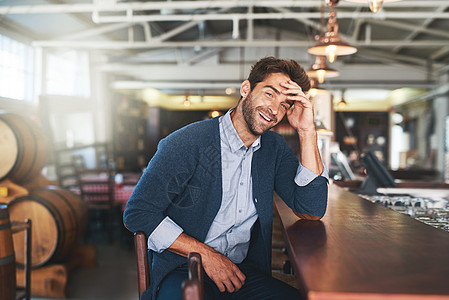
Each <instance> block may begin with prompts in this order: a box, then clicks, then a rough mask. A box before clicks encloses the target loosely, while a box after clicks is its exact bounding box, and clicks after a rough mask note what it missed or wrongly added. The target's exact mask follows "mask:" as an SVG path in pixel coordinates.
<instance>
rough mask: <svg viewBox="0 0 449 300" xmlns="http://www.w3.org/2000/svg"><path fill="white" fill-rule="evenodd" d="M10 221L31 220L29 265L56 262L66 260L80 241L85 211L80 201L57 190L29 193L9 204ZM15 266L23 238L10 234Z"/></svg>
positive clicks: (22, 257)
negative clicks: (14, 250)
mask: <svg viewBox="0 0 449 300" xmlns="http://www.w3.org/2000/svg"><path fill="white" fill-rule="evenodd" d="M8 206H9V214H10V216H11V221H15V220H17V221H20V220H25V219H31V221H32V222H33V226H32V230H31V233H32V236H33V238H32V242H31V246H32V248H31V249H32V253H31V266H32V267H33V268H35V267H39V266H42V265H44V264H46V263H49V262H60V261H63V260H64V259H65V258H67V255H68V254H69V253H70V250H72V249H73V248H74V247H75V246H76V245H77V243H78V242H79V239H80V238H81V236H82V234H83V232H84V230H85V228H86V221H87V210H86V207H85V204H84V202H83V201H82V200H81V198H80V197H79V196H77V195H75V194H73V193H72V192H70V191H68V190H64V189H62V188H59V187H41V188H36V189H32V190H30V192H29V194H28V195H27V196H22V197H18V198H15V199H14V200H12V201H11V202H9V205H8ZM13 240H14V248H15V249H16V263H17V264H18V265H23V263H24V261H25V257H24V256H23V250H22V251H18V249H23V247H24V236H23V234H22V233H17V234H14V237H13Z"/></svg>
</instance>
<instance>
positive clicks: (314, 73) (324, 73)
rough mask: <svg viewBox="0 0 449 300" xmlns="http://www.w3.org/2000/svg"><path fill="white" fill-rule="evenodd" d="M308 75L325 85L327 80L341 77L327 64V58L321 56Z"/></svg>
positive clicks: (308, 71)
mask: <svg viewBox="0 0 449 300" xmlns="http://www.w3.org/2000/svg"><path fill="white" fill-rule="evenodd" d="M306 73H307V75H309V77H312V78H316V79H318V82H319V83H323V82H324V79H325V78H331V77H337V76H338V75H340V73H338V71H336V70H334V69H331V68H329V67H328V65H327V64H326V57H325V56H322V55H319V56H317V57H316V59H315V63H314V64H313V65H311V66H310V69H309V70H307V72H306Z"/></svg>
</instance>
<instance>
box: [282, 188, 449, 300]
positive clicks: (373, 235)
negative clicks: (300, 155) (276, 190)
mask: <svg viewBox="0 0 449 300" xmlns="http://www.w3.org/2000/svg"><path fill="white" fill-rule="evenodd" d="M274 203H275V206H276V208H277V211H278V214H279V216H280V218H281V221H282V225H283V230H284V235H285V238H286V242H287V250H288V254H289V259H290V262H291V263H292V266H293V269H294V272H295V274H296V277H297V280H298V282H299V284H300V286H301V287H303V293H304V295H305V296H306V297H307V298H308V299H314V300H315V299H319V300H321V299H339V300H343V299H345V300H353V299H368V300H372V299H383V300H384V299H401V300H405V299H412V300H414V299H416V300H417V299H449V234H448V233H447V232H445V231H443V230H440V229H436V228H433V227H431V226H429V225H426V224H424V223H421V222H419V221H417V220H414V219H412V218H410V217H409V216H407V215H403V214H401V213H398V212H395V211H393V210H390V209H388V208H386V207H383V206H381V205H378V204H375V203H372V202H370V201H368V200H364V199H362V198H360V197H358V196H357V195H355V194H353V193H350V192H348V191H345V190H343V189H342V188H340V187H338V186H336V185H334V184H330V185H329V202H328V208H327V212H326V215H325V216H324V217H323V218H322V220H321V221H308V220H300V219H298V217H297V216H295V215H294V214H293V212H292V211H291V210H290V208H288V207H287V206H286V205H285V203H284V202H283V201H282V200H281V199H280V198H279V197H278V196H277V195H275V197H274Z"/></svg>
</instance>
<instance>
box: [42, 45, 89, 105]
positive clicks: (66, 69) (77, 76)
mask: <svg viewBox="0 0 449 300" xmlns="http://www.w3.org/2000/svg"><path fill="white" fill-rule="evenodd" d="M89 82H90V77H89V57H88V53H87V52H83V51H74V50H70V51H66V52H62V53H49V54H48V56H47V82H46V84H47V94H51V95H63V96H77V97H85V98H87V97H89V96H90V83H89Z"/></svg>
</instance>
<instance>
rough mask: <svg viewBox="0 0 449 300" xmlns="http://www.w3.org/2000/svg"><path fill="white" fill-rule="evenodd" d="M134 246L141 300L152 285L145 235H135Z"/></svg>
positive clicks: (139, 233)
mask: <svg viewBox="0 0 449 300" xmlns="http://www.w3.org/2000/svg"><path fill="white" fill-rule="evenodd" d="M134 246H135V247H136V259H137V281H138V282H137V285H138V290H139V298H140V296H141V295H142V293H143V292H145V290H146V289H147V288H148V286H149V285H150V270H149V265H148V250H147V240H146V237H145V233H143V232H140V231H139V232H136V233H134Z"/></svg>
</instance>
